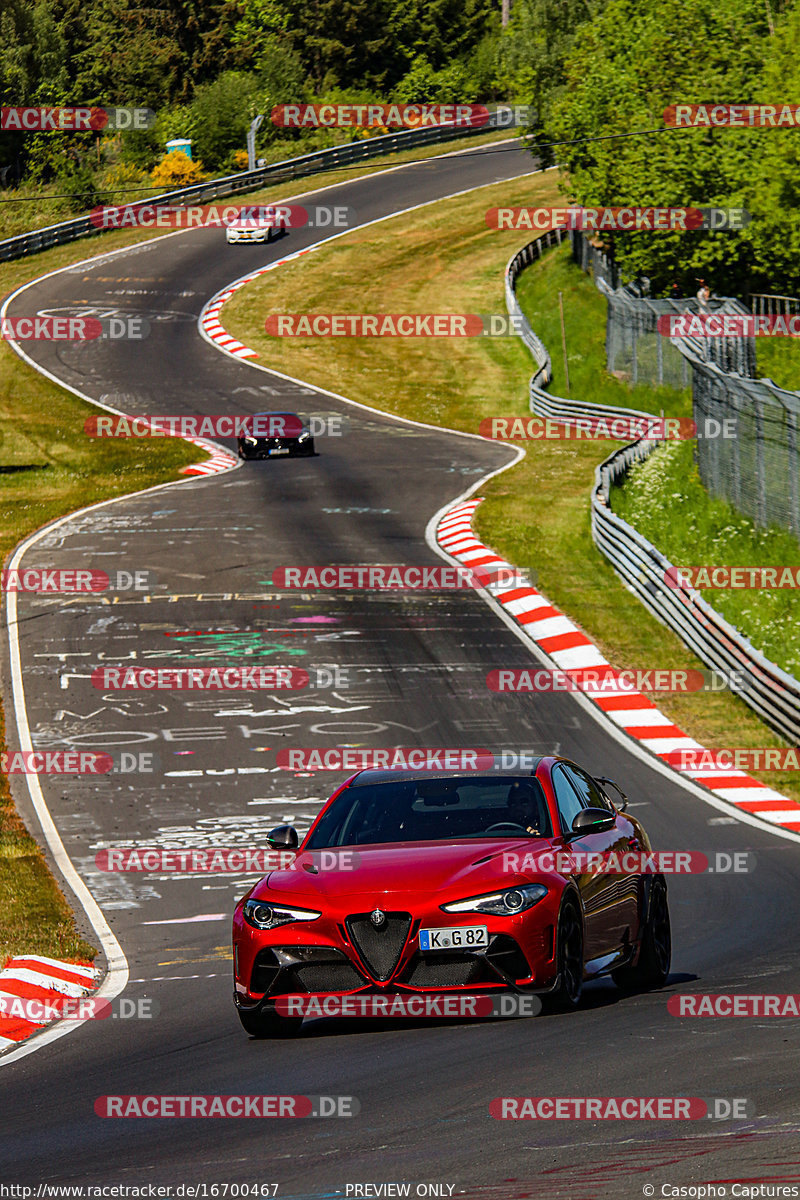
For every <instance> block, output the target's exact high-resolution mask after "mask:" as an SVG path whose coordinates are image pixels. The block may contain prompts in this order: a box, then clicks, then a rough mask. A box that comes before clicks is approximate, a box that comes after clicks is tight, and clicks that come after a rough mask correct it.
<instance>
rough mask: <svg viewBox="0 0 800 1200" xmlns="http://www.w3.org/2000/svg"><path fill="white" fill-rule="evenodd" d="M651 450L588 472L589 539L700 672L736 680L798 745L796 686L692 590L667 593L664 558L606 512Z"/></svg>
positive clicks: (621, 455) (640, 448)
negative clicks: (613, 494)
mask: <svg viewBox="0 0 800 1200" xmlns="http://www.w3.org/2000/svg"><path fill="white" fill-rule="evenodd" d="M654 445H655V443H653V442H650V441H646V440H642V441H639V442H634V443H633V445H631V446H625V447H624V448H623V449H622V450H617V451H616V452H615V453H614V454H612V455H611V456H610V457H609V458H607V459H606V460H605V462H603V463H601V464H600V465H599V466H598V467H597V468H596V470H595V485H594V489H593V491H592V537H593V539H594V543H595V545H596V546H597V548H598V549H599V550H600V551H601V553H602V554H604V555H605V556H606V558H607V559H608V561H609V562H610V563H611V565H612V567H613V568H614V570H615V571H616V572H617V574H618V575H619V576H620V578H621V579H622V581H623V582H624V583H625V585H626V587H627V588H628V590H629V591H631V592H633V593H634V595H635V596H637V597H638V598H639V600H641V602H642V603H643V604H644V606H645V608H647V609H649V610H650V612H651V613H653V615H654V616H655V617H657V618H658V619H659V620H660V621H661V622H662V623H663V624H665V625H668V626H669V628H670V629H673V630H674V631H675V632H676V633H677V634H678V636H679V637H680V638H681V639H682V641H684V642H685V643H686V645H687V646H689V648H690V649H691V650H693V651H694V652H695V654H696V655H697V657H698V658H699V659H701V660H702V661H703V662H704V663H705V664H706V665H707V666H709V667H714V668H716V669H717V670H719V671H723V672H725V673H726V674H731V673H735V674H734V675H733V678H734V679H737V680H741V686H740V685H739V684H738V683H737V685H736V686H734V687H732V690H733V691H735V692H736V693H737V694H738V695H740V696H741V698H742V699H743V700H744V701H745V703H746V704H748V705H749V706H750V708H752V709H753V710H754V712H756V713H758V715H759V716H760V717H761V719H762V720H763V721H765V722H766V724H767V725H769V726H770V727H771V728H772V729H774V730H776V731H777V732H778V733H780V734H781V735H782V736H783V737H785V738H787V739H788V740H789V741H790V742H792V743H795V744H798V743H800V683H798V681H797V680H796V679H794V678H793V677H792V676H791V675H789V674H787V672H786V671H782V670H781V668H780V667H778V666H776V665H775V663H772V662H770V661H769V659H767V658H765V657H764V655H763V654H761V653H759V651H758V650H756V649H755V647H754V646H752V645H751V644H750V642H749V641H748V640H747V638H746V637H744V636H743V634H741V633H739V631H738V630H737V629H735V628H734V627H733V626H732V625H730V624H728V622H727V621H726V620H724V618H723V617H721V616H720V615H719V613H718V612H716V611H715V610H714V609H713V608H712V607H711V605H710V604H708V603H707V602H706V601H705V600H703V598H702V597H701V596H700V594H699V593H698V592H697V591H696V590H695V589H693V588H675V587H670V586H669V584H668V583H667V582H666V578H665V575H666V572H667V571H669V570H671V569H672V570H674V568H673V567H672V563H670V561H669V559H667V558H665V557H664V555H663V554H661V553H660V551H658V550H657V549H656V548H655V546H653V545H652V544H651V543H650V542H648V541H647V540H646V539H645V538H643V537H642V536H641V534H639V533H637V531H636V530H635V529H634V528H633V526H632V525H629V524H628V523H627V522H626V521H623V520H622V519H621V518H620V517H618V516H617V515H616V513H614V512H612V511H611V506H610V503H609V493H610V490H611V487H612V485H613V484H614V483H617V482H619V481H620V480H621V479H622V477H623V476H624V475H625V473H626V472H627V470H628V468H629V467H630V466H631V465H632V464H633V463H634V462H641V461H642V460H643V459H645V458H646V457H647V455H648V454H649V453H650V451H651V450H652V449H653V448H654Z"/></svg>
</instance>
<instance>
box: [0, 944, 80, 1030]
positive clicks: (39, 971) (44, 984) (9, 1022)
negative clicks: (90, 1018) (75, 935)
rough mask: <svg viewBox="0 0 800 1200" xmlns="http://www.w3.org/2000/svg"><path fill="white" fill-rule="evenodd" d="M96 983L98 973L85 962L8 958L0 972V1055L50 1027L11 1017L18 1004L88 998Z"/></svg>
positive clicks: (45, 1021) (37, 957)
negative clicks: (59, 998)
mask: <svg viewBox="0 0 800 1200" xmlns="http://www.w3.org/2000/svg"><path fill="white" fill-rule="evenodd" d="M99 981H100V972H99V971H98V970H96V969H95V968H94V967H93V966H91V964H90V963H87V962H80V963H70V962H59V960H58V959H57V958H43V957H42V956H41V955H39V954H27V955H25V956H24V957H20V958H10V959H9V960H8V962H7V963H6V965H5V967H4V968H3V970H2V971H0V1053H2V1051H3V1050H7V1049H8V1048H9V1046H16V1045H18V1044H19V1043H20V1042H24V1041H25V1039H26V1038H29V1037H30V1036H31V1034H33V1033H38V1032H39V1030H40V1029H43V1028H44V1027H45V1025H49V1024H51V1022H50V1021H49V1020H43V1021H29V1020H27V1019H26V1018H24V1017H21V1016H16V1015H14V1009H15V1007H16V1008H17V1009H19V1008H20V1007H22V1006H21V1005H20V1001H22V1002H24V1001H26V1000H36V1001H39V1002H40V1003H42V1004H47V1003H48V1002H49V1003H51V1004H52V1003H53V1002H54V1001H55V1000H57V999H58V997H59V996H70V997H72V998H79V997H82V996H88V995H89V994H90V992H93V991H94V990H95V988H96V987H97V985H98V983H99ZM15 1002H16V1003H15Z"/></svg>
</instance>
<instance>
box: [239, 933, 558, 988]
mask: <svg viewBox="0 0 800 1200" xmlns="http://www.w3.org/2000/svg"><path fill="white" fill-rule="evenodd" d="M419 925H420V922H419V921H418V920H417V921H414V922H413V923H412V924H411V926H410V929H409V932H408V935H407V938H406V940H405V942H404V944H403V947H402V949H401V950H400V952H399V957H398V960H397V963H396V966H394V967H392V966H391V965H390V966H389V969H388V970H386V971H383V972H382V971H380V970H379V969H378V968H377V967H376V965H375V961H374V958H373V961H372V962H371V963H370V961H369V959H368V958H366V957H365V956H364V955H363V954H362V953H361V952H360V950H359V949H358V948H357V947H356V946H355V945H354V944H353V941H352V939H350V938H347V936H346V930H342V932H344V934H345V937H344V938H342V939H341V941H339V942H338V944H337V943H336V942H335V940H334V939H332V938H331V939H324V938H319V937H318V938H316V939H315V940H313V941H312V940H311V939H308V938H307V939H305V940H304V941H303V943H302V944H300V943H294V944H293V943H291V942H290V941H289V940H288V936H287V935H288V932H289V931H288V929H287V928H286V927H284V929H282V930H276V931H275V933H274V934H273V935H271V937H269V938H264V936H263V935H261V936H259V933H258V931H256V930H253V931H252V933H253V935H254V936H253V937H252V938H251V937H250V936H249V935H250V932H251V931H250V929H249V927H248V926H245V925H244V923H243V922H242V923H241V925H240V929H241V932H242V936H238V933H237V931H236V929H235V934H234V976H235V991H236V997H237V1004H238V1005H239V1007H243V1008H251V1007H260V1006H262V1005H264V1004H269V1003H270V1002H272V1001H273V1000H274V999H275V998H276V997H277V996H283V995H298V994H306V995H324V994H331V993H336V994H340V995H357V994H359V993H386V992H400V993H406V994H411V993H425V992H436V993H441V992H455V993H457V992H466V993H470V994H475V993H480V992H482V991H492V992H497V991H512V992H513V991H526V992H530V991H534V992H546V991H549V990H550V989H551V988H552V987H553V985H554V982H555V978H556V963H555V950H554V937H555V929H554V923H546V924H539V925H537V927H536V928H535V929H532V928H525V929H524V936H521V934H522V933H523V929H522V928H521V927H520V926H516V927H515V928H514V930H513V932H510V931H509V930H508V929H502V930H498V929H491V928H490V929H489V945H488V946H487V947H486V948H485V949H476V950H466V949H458V950H451V951H435V952H433V953H423V952H422V951H421V950H420V949H419V943H418V936H417V935H418V931H419ZM281 933H283V934H284V938H283V939H282V940H281V939H280V936H279V935H280V934H281ZM289 936H290V935H289Z"/></svg>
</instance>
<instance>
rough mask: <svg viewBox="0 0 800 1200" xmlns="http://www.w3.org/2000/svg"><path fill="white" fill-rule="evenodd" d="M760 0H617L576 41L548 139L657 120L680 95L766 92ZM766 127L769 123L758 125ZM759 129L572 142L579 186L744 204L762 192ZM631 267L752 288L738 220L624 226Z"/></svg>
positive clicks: (588, 196) (609, 195)
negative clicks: (657, 228) (757, 184)
mask: <svg viewBox="0 0 800 1200" xmlns="http://www.w3.org/2000/svg"><path fill="white" fill-rule="evenodd" d="M769 41H770V39H769V29H768V21H767V11H766V9H765V7H764V6H763V4H762V3H761V0H726V5H725V7H724V8H723V7H721V6H720V5H718V4H717V3H716V0H664V2H663V3H662V4H661V5H659V6H658V8H657V9H656V8H649V7H642V6H640V5H639V4H638V3H637V2H636V0H610V2H609V3H608V5H607V7H606V8H605V9H604V11H603V12H602V14H601V15H600V16H599V17H598V18H597V19H596V20H594V21H592V22H590V23H586V24H584V25H583V26H582V27H581V28H580V29H579V30H578V31H576V35H575V37H574V41H573V49H572V52H571V53H570V55H569V56H568V59H567V62H566V68H565V86H564V91H563V93H562V94H561V95H560V96H559V97H558V98H557V99H556V101H555V102H554V103H553V105H552V110H551V111H550V112H546V126H545V135H546V138H547V139H548V140H555V141H562V140H563V141H571V140H573V139H581V138H586V137H592V136H593V137H596V138H604V137H607V136H608V135H610V134H617V133H619V134H628V133H633V132H635V131H637V130H648V129H654V128H658V127H660V126H661V125H662V124H663V110H664V109H665V108H666V107H667V106H668V105H671V104H675V103H686V104H702V103H712V104H713V103H719V102H729V103H732V102H745V103H746V102H753V101H756V100H758V99H760V93H761V73H762V70H763V64H764V58H765V53H766V52H767V49H768V42H769ZM755 136H756V138H757V137H758V136H760V135H758V134H756V135H755ZM753 147H754V137H753V134H752V133H751V132H750V131H749V130H742V131H739V130H735V129H720V130H714V131H711V132H709V131H707V130H703V129H687V130H674V131H670V132H667V133H655V134H649V135H646V136H641V137H640V136H635V137H629V138H621V139H618V140H605V141H603V140H598V141H584V142H579V143H578V144H575V145H565V146H564V147H563V148H562V149H561V150H560V152H558V158H559V160H560V161H561V162H563V163H564V164H565V165H566V166H567V168H568V171H569V180H570V196H571V198H572V199H574V200H576V201H577V202H579V203H582V204H586V205H629V204H633V205H638V206H646V205H657V206H659V207H663V206H668V205H675V206H686V205H691V206H715V207H729V206H732V207H744V208H747V207H748V206H749V204H748V202H749V201H750V199H751V198H752V195H753V187H754V173H753V162H752V159H751V155H752V152H753ZM612 240H613V244H614V249H615V253H616V256H617V259H618V261H619V262H620V264H621V266H622V268H623V272H624V273H626V274H628V275H634V274H639V273H641V274H645V275H647V276H649V277H650V278H651V279H652V281H653V286H654V290H656V291H658V290H664V291H666V290H669V289H670V288H671V287H672V285H673V284H676V285H677V286H678V287H679V289H680V290H682V291H684V292H688V291H691V292H694V291H696V289H697V283H696V280H697V278H698V277H702V278H704V279H706V280H708V281H709V282H710V283H711V285H712V287H713V288H714V289H715V290H716V291H718V292H720V293H727V294H736V293H737V292H738V291H743V290H745V289H746V287H747V284H748V280H749V275H750V269H751V257H752V253H751V249H750V245H749V235H748V234H747V232H745V233H744V234H735V233H730V232H719V233H708V232H702V231H697V232H692V233H678V232H675V233H671V232H654V233H647V232H637V233H630V234H622V233H620V234H616V235H614V237H613V239H612Z"/></svg>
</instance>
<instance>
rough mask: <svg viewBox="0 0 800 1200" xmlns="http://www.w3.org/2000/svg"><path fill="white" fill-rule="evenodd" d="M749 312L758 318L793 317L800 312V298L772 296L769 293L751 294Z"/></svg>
mask: <svg viewBox="0 0 800 1200" xmlns="http://www.w3.org/2000/svg"><path fill="white" fill-rule="evenodd" d="M750 311H751V312H752V313H757V314H758V316H767V317H776V316H781V317H793V316H794V315H795V313H797V312H800V297H798V296H773V295H771V294H770V293H769V292H752V293H751V295H750Z"/></svg>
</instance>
